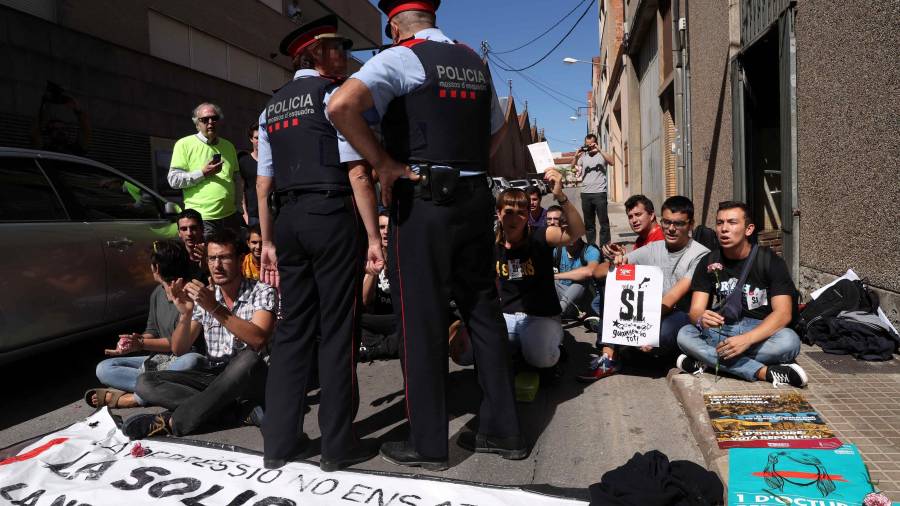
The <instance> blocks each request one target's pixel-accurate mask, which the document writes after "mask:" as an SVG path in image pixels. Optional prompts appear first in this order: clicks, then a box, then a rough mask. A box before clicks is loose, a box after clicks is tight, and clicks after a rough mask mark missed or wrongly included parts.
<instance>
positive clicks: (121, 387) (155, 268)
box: [84, 240, 203, 408]
mask: <svg viewBox="0 0 900 506" xmlns="http://www.w3.org/2000/svg"><path fill="white" fill-rule="evenodd" d="M150 270H151V271H152V272H153V279H154V280H156V282H157V283H159V286H157V287H156V288H155V289H154V290H153V293H152V294H151V295H150V312H149V314H148V316H147V327H146V329H144V332H143V333H140V334H138V333H131V334H123V335H120V336H119V342H118V344H117V345H116V347H115V349H111V350H106V351H105V353H106V355H108V356H110V357H112V358H108V359H106V360H104V361H102V362H100V363H99V364H97V379H98V380H100V383H102V384H104V385H106V386H107V387H109V388H93V389H91V390H88V391H87V392H86V393H85V395H84V400H85V402H87V404H88V405H89V406H92V407H95V408H100V407H103V406H108V407H110V408H133V407H137V406H144V405H145V404H144V401H143V399H141V398H140V397H139V396H138V395H137V394H135V393H133V392H134V389H135V386H136V385H137V379H138V376H139V375H140V374H142V373H143V372H145V371H157V370H158V371H162V370H172V371H184V370H188V369H193V368H194V367H196V366H197V365H198V364H199V363H200V361H201V360H202V359H203V355H202V354H200V353H195V352H190V353H186V354H184V355H182V356H180V357H175V356H173V355H172V353H171V352H172V350H171V343H170V341H169V340H170V337H171V336H172V332H174V330H175V323H176V322H177V321H178V310H177V309H176V308H175V305H174V304H173V303H172V293H171V291H170V290H169V289H168V288H167V287H168V286H169V285H170V283H171V282H172V281H173V280H175V279H178V278H189V277H190V276H189V275H188V273H189V272H191V263H190V259H189V257H188V254H187V250H186V249H185V248H184V247H183V246H182V245H181V244H180V243H179V242H178V241H174V240H173V241H156V242H155V243H153V251H152V252H151V254H150ZM148 352H149V353H148ZM126 355H127V356H126Z"/></svg>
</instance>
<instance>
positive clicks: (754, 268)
mask: <svg viewBox="0 0 900 506" xmlns="http://www.w3.org/2000/svg"><path fill="white" fill-rule="evenodd" d="M753 230H754V224H753V222H752V217H751V215H750V211H749V209H748V207H747V204H744V203H743V202H723V203H721V204H719V209H718V212H717V213H716V235H717V237H718V239H719V249H718V250H714V251H713V252H711V253H710V254H709V255H707V256H706V257H705V258H704V259H703V260H701V261H700V263H699V264H698V265H697V270H696V272H694V277H693V281H692V283H691V289H692V290H693V291H694V294H693V296H692V297H691V310H690V317H691V321H692V322H694V323H693V324H690V325H685V326H684V327H682V328H681V331H680V332H679V333H678V347H679V348H681V350H682V351H683V352H684V354H683V355H681V356H679V357H678V360H677V362H676V365H677V366H678V368H680V369H681V370H683V371H686V372H691V373H695V374H698V373H701V372H703V370H704V369H705V368H707V367H710V368H714V367H716V364H717V363H718V368H719V370H721V371H725V372H728V373H731V374H733V375H735V376H737V377H739V378H742V379H745V380H747V381H756V380H765V381H770V382H772V384H773V385H774V386H776V387H778V386H779V385H785V384H787V385H792V386H795V387H802V386H804V385H806V383H807V381H808V378H807V376H806V372H805V371H804V370H803V368H801V367H800V366H799V365H797V364H794V363H790V362H793V360H794V358H796V356H797V355H798V354H799V353H800V338H799V337H798V336H797V333H796V332H794V331H793V330H791V329H790V328H788V327H787V325H788V324H790V322H791V320H792V318H793V309H794V305H795V301H794V295H795V293H796V291H795V288H794V282H793V281H792V280H791V275H790V272H788V268H787V264H785V262H784V260H783V259H782V258H781V257H779V256H778V255H776V254H775V253H774V252H772V250H770V249H768V248H766V247H763V246H755V245H753V244H751V243H750V240H749V239H750V236H751V235H752V234H753ZM748 262H749V265H748ZM745 268H746V270H748V272H747V273H746V274H745ZM742 279H743V280H744V281H741V280H742ZM738 284H740V285H741V286H736V285H738ZM732 293H733V294H734V295H733V296H731V295H732ZM711 308H719V309H718V310H717V311H716V310H713V309H711Z"/></svg>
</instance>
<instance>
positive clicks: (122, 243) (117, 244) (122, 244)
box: [106, 237, 134, 250]
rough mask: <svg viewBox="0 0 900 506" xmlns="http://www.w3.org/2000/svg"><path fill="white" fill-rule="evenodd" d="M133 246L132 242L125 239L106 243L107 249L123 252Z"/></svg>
mask: <svg viewBox="0 0 900 506" xmlns="http://www.w3.org/2000/svg"><path fill="white" fill-rule="evenodd" d="M133 245H134V241H132V240H131V239H129V238H127V237H125V238H123V239H119V240H118V241H106V247H107V248H114V249H117V250H125V249H128V248H130V247H131V246H133Z"/></svg>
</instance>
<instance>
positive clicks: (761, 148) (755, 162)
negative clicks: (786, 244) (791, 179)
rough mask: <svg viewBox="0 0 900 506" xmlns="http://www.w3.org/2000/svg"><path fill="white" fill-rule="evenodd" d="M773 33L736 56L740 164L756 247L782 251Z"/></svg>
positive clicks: (778, 106) (778, 87) (778, 113)
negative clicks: (740, 85) (740, 91)
mask: <svg viewBox="0 0 900 506" xmlns="http://www.w3.org/2000/svg"><path fill="white" fill-rule="evenodd" d="M778 42H779V39H778V31H777V30H776V29H774V28H773V29H771V30H769V31H768V33H766V34H765V35H763V37H761V38H760V39H759V40H758V41H757V42H756V43H754V44H753V45H752V46H750V47H749V48H748V49H747V50H746V51H745V52H744V53H743V54H742V55H741V65H742V67H743V71H744V160H746V163H745V166H744V170H745V175H744V177H745V181H746V189H747V195H746V196H747V204H748V205H749V206H750V208H751V209H752V210H753V220H754V222H755V223H756V226H757V229H758V230H759V234H760V236H759V237H760V241H761V242H763V243H768V245H769V246H772V247H773V248H774V249H776V250H778V251H779V252H780V251H781V249H782V248H781V247H782V233H781V232H782V223H783V219H782V215H781V210H782V209H783V207H782V197H783V184H782V183H783V181H784V177H783V174H782V171H783V167H782V152H781V150H782V136H781V105H782V104H781V85H780V79H781V76H780V72H779V70H780V64H779V43H778Z"/></svg>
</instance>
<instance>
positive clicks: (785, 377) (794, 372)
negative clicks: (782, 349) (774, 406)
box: [766, 364, 809, 388]
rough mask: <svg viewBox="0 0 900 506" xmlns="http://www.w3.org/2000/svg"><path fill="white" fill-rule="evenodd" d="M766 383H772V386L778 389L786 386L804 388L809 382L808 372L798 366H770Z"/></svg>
mask: <svg viewBox="0 0 900 506" xmlns="http://www.w3.org/2000/svg"><path fill="white" fill-rule="evenodd" d="M766 381H770V382H772V386H773V387H775V388H778V387H780V386H784V385H790V386H792V387H797V388H803V387H805V386H806V384H807V383H808V382H809V377H808V376H807V375H806V371H804V370H803V368H802V367H800V366H799V365H797V364H779V365H770V366H769V369H768V370H767V371H766Z"/></svg>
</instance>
